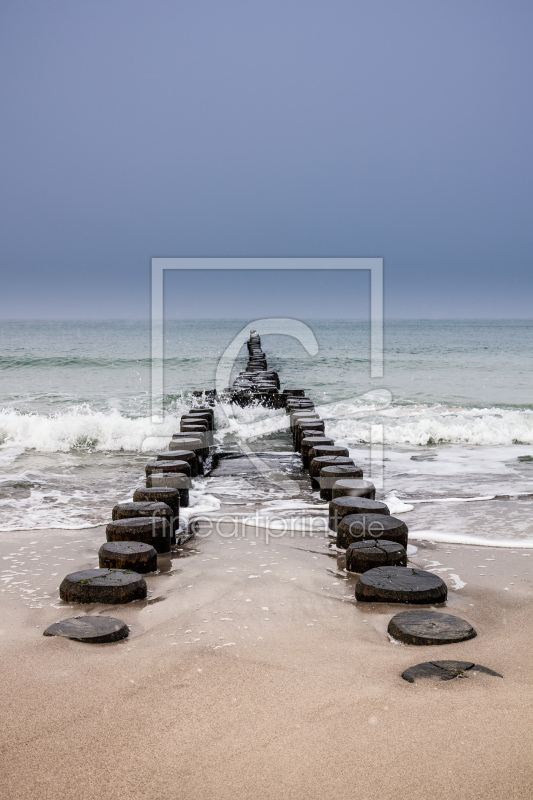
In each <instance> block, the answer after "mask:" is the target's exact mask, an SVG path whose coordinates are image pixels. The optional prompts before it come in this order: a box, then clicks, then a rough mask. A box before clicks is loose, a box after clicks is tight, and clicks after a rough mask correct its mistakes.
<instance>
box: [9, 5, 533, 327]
mask: <svg viewBox="0 0 533 800" xmlns="http://www.w3.org/2000/svg"><path fill="white" fill-rule="evenodd" d="M532 23H533V4H532V3H530V2H517V1H516V0H505V2H504V1H503V0H502V2H491V0H479V2H478V1H477V0H447V2H445V3H444V2H440V1H437V0H420V1H419V0H404V1H403V2H398V1H397V0H389V1H388V2H385V1H384V0H368V2H367V1H366V0H365V1H363V2H360V1H358V0H328V2H325V1H323V2H313V0H269V1H268V2H262V3H261V2H250V1H249V0H242V1H241V2H234V1H232V0H224V2H220V0H195V2H185V0H183V1H182V2H180V1H179V0H172V1H171V2H165V1H163V0H150V2H137V1H136V0H105V1H101V0H91V2H90V3H85V2H81V0H59V1H56V0H45V2H43V0H38V2H34V1H32V0H25V2H23V3H21V2H20V1H17V0H3V2H2V3H1V6H0V108H1V113H2V125H1V129H0V135H1V139H2V146H1V153H2V162H3V164H2V169H1V180H0V269H1V271H2V282H1V292H0V312H1V313H2V315H4V316H7V317H56V316H57V317H70V318H72V317H109V316H117V317H144V316H147V315H148V313H149V300H150V294H149V285H150V281H149V277H150V276H149V266H150V258H151V256H163V255H164V256H194V255H197V256H278V255H279V256H383V257H384V259H385V264H386V310H387V314H388V316H391V317H442V316H444V317H454V316H461V317H464V316H467V317H468V316H497V317H498V316H503V317H505V316H518V317H530V316H532V303H531V300H532V297H533V291H532V290H533V269H532V252H533V248H532V238H533V225H532V223H531V212H532V191H533V180H532V177H533V176H532V158H531V151H532V142H533V131H532V108H531V103H532V96H533V92H532V76H533V63H532V62H533V48H532V47H531V41H532V35H533V24H532ZM367 293H368V280H367V278H365V277H364V276H363V275H354V276H352V277H350V278H347V277H346V276H345V275H342V274H339V273H335V274H334V275H329V276H328V275H314V276H309V279H308V280H307V279H305V276H302V275H301V274H298V273H290V274H287V275H276V276H275V275H273V274H272V273H269V274H267V275H265V274H263V275H262V276H258V275H252V276H249V277H247V278H245V277H243V275H242V273H241V274H239V273H232V274H227V275H225V276H213V275H212V274H211V273H210V274H208V275H206V274H205V273H204V274H202V275H194V274H180V275H179V279H178V276H176V275H173V276H172V277H171V278H169V279H168V280H167V309H170V310H174V312H175V314H176V315H178V316H182V315H186V316H195V315H198V316H208V317H213V316H215V317H216V316H227V317H233V318H234V317H243V316H245V317H248V316H253V317H255V316H261V315H276V314H283V315H284V314H286V313H287V308H289V310H290V311H292V312H293V313H294V315H295V316H305V317H306V318H310V317H313V316H330V317H334V316H339V317H349V316H350V315H351V314H352V313H356V312H357V314H359V313H363V314H364V313H366V309H367V307H368V301H367ZM199 298H201V303H199Z"/></svg>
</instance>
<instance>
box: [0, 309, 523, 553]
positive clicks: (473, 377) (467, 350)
mask: <svg viewBox="0 0 533 800" xmlns="http://www.w3.org/2000/svg"><path fill="white" fill-rule="evenodd" d="M252 322H253V321H249V320H246V319H240V320H180V321H178V320H168V321H166V322H165V327H164V354H163V361H162V369H163V380H164V383H163V392H162V394H161V393H160V394H157V392H156V391H155V389H154V393H153V392H152V385H154V386H156V384H157V381H154V384H153V383H152V373H153V370H152V367H153V365H154V363H155V361H154V362H153V361H152V358H151V348H152V338H151V328H150V323H149V322H147V321H125V320H109V321H31V320H28V321H14V320H13V321H9V320H7V321H3V322H1V323H0V334H1V340H0V341H1V346H0V532H1V531H3V532H6V531H17V530H35V531H39V530H44V529H50V528H55V529H65V530H83V529H85V528H90V527H93V526H97V525H101V524H103V523H105V522H108V521H109V519H110V512H111V508H112V506H113V505H114V504H115V503H117V502H120V501H124V500H128V499H131V495H132V492H133V490H134V488H135V487H136V486H138V485H139V484H140V478H141V477H142V474H143V472H144V464H145V462H146V461H147V459H148V458H149V457H150V455H152V454H153V453H154V452H157V451H158V450H161V449H165V448H166V447H167V445H168V440H169V439H170V437H171V435H172V433H174V432H175V431H177V430H179V420H180V416H181V414H182V413H184V411H185V410H186V409H188V408H189V407H190V403H191V393H192V392H193V391H199V390H205V389H214V388H218V389H220V388H221V387H220V386H218V384H217V367H218V365H219V363H220V359H221V357H222V355H223V354H224V353H225V352H226V350H227V348H229V347H230V346H231V344H232V342H234V341H235V339H236V337H237V336H238V335H239V333H240V332H241V331H242V330H243V329H245V328H246V326H247V325H250V324H251V323H252ZM302 322H303V323H304V326H305V327H306V329H308V330H309V332H310V333H309V335H310V336H311V337H312V338H313V341H316V347H315V348H314V350H316V352H314V351H313V352H311V353H310V352H308V348H306V346H305V343H304V344H302V342H301V341H299V340H298V339H297V338H295V337H294V336H292V335H289V334H280V333H276V334H271V333H266V334H264V335H263V336H262V345H263V349H264V350H265V352H266V354H267V358H268V366H269V368H271V369H275V370H277V372H278V373H279V377H280V380H281V384H282V387H283V388H290V389H293V388H303V389H305V390H306V393H307V395H308V396H309V397H310V398H311V399H312V400H313V401H314V402H315V404H316V407H317V410H318V411H319V412H320V414H321V416H322V417H323V418H324V419H325V421H326V430H327V432H328V434H329V435H331V436H332V438H334V439H335V441H336V443H337V444H342V445H345V446H346V447H348V449H349V451H350V455H352V456H353V457H354V459H355V460H356V461H357V462H358V463H360V464H361V465H362V466H363V468H364V469H365V474H366V475H368V476H369V477H370V479H372V480H373V481H374V482H375V483H376V486H377V489H378V496H379V497H381V498H385V499H386V502H387V503H388V504H389V507H390V509H391V513H394V514H396V515H397V516H402V518H405V521H406V522H407V523H408V525H409V528H410V538H411V540H416V539H417V538H418V539H427V540H429V541H435V542H449V543H454V544H473V545H476V546H482V545H489V546H494V547H510V548H531V547H533V523H532V522H531V520H532V518H533V321H531V320H400V321H386V322H385V325H384V344H383V363H384V368H383V377H379V378H377V377H374V378H373V377H372V371H371V361H370V354H371V347H370V345H371V342H370V326H369V324H368V322H366V321H350V320H303V321H302ZM254 327H256V328H257V329H258V330H259V333H261V324H259V323H256V324H255V326H254ZM265 329H268V326H267V327H266V328H265ZM246 356H247V353H246V349H245V347H241V349H240V352H239V354H238V355H237V357H236V358H235V362H234V364H233V368H232V378H233V377H235V376H236V375H237V374H238V372H239V371H240V370H242V369H244V366H245V361H246ZM158 363H159V366H161V362H158ZM222 388H223V387H222ZM216 423H217V432H216V444H217V445H218V446H219V447H220V448H221V449H226V450H238V449H244V450H245V451H247V452H248V451H250V450H252V451H256V452H262V451H279V450H288V449H289V448H290V444H289V442H290V440H289V437H288V433H287V416H286V414H285V412H284V411H282V410H273V409H269V408H265V407H263V406H261V405H257V406H251V407H246V408H239V407H235V406H230V405H228V404H225V403H217V404H216ZM219 484H220V482H219ZM248 491H249V486H246V485H245V484H244V483H241V484H239V481H238V480H237V479H236V480H235V481H234V482H233V484H232V486H231V487H230V489H228V486H227V485H226V486H225V487H223V486H221V485H217V481H216V479H215V478H209V477H208V478H206V479H203V480H201V481H198V482H196V483H195V486H194V491H193V492H192V505H191V509H190V511H189V512H188V513H192V511H194V509H195V508H196V509H197V510H199V511H200V510H203V511H205V510H209V509H214V508H217V507H219V505H220V501H221V498H222V499H224V492H226V494H228V492H229V494H230V495H231V496H232V497H233V499H235V498H239V497H240V498H241V502H245V500H246V498H247V492H248ZM243 498H244V500H243ZM248 499H249V500H250V501H251V500H253V501H254V502H255V503H256V504H257V503H259V504H261V503H263V505H264V506H265V507H271V508H273V507H275V508H276V510H277V512H278V513H281V514H283V513H284V514H286V515H290V514H291V513H293V512H294V513H296V512H298V513H300V514H301V505H302V504H301V503H300V505H298V503H299V502H300V500H301V498H300V500H297V498H296V495H295V494H293V495H291V491H290V489H286V488H285V489H284V488H283V487H282V486H281V485H277V484H275V485H273V486H272V487H271V489H270V490H269V492H268V493H266V494H263V495H261V493H260V492H259V490H258V493H257V494H256V496H255V497H254V498H248ZM320 506H322V508H320ZM303 507H305V508H307V509H313V507H316V509H317V513H319V512H320V513H323V511H324V508H323V503H321V502H320V501H319V499H318V497H317V495H316V494H315V495H311V494H310V493H309V495H308V497H307V498H306V499H305V502H304V503H303ZM0 535H1V534H0Z"/></svg>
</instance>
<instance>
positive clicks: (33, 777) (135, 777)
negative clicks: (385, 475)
mask: <svg viewBox="0 0 533 800" xmlns="http://www.w3.org/2000/svg"><path fill="white" fill-rule="evenodd" d="M231 510H232V509H231V508H229V507H228V508H226V507H223V508H222V509H221V512H219V513H224V512H225V511H231ZM215 516H216V515H215ZM222 530H223V531H224V528H222ZM104 538H105V534H104V529H103V528H95V529H92V530H85V531H72V532H69V531H46V532H42V531H41V532H38V533H36V532H17V533H13V534H7V535H5V536H4V537H3V539H2V543H1V546H0V547H1V549H0V556H1V558H2V559H4V560H3V561H2V563H3V565H4V568H5V565H6V564H7V565H8V566H9V565H10V564H14V565H15V566H14V571H18V572H19V573H20V574H19V575H18V576H14V578H13V579H12V580H11V581H9V583H8V584H7V587H9V588H6V587H4V588H5V591H4V592H3V593H2V594H1V595H0V602H1V606H2V616H1V619H2V622H1V628H2V655H3V658H2V660H3V669H2V673H1V677H0V681H1V691H2V726H1V730H2V733H1V739H2V742H1V748H2V761H3V764H4V774H5V778H4V779H3V781H2V783H3V786H2V789H1V790H0V794H1V796H2V797H6V798H10V799H11V798H13V799H14V798H31V800H41V799H42V800H44V798H54V800H56V798H58V797H65V798H71V797H72V798H74V797H75V798H79V799H80V800H83V799H84V798H91V799H92V798H99V799H100V800H107V799H108V798H124V797H129V798H151V799H152V800H159V798H161V800H163V799H165V800H168V798H188V800H191V799H192V800H194V799H195V798H202V800H203V799H204V798H212V797H217V798H222V799H224V798H231V800H235V798H255V797H257V798H276V800H278V798H281V797H286V796H287V797H292V798H306V800H309V798H317V800H318V799H319V798H320V799H321V800H322V799H323V798H329V797H331V798H350V800H351V799H352V798H354V797H357V798H361V800H374V798H376V799H377V798H387V799H388V798H390V799H391V800H404V798H405V800H407V798H409V799H411V798H419V797H420V798H426V797H431V798H435V799H436V800H438V799H439V798H449V797H454V796H458V797H463V798H468V800H471V799H472V800H473V799H474V798H483V799H484V800H487V798H501V796H502V795H503V796H505V797H506V798H530V797H531V794H532V792H531V780H532V778H533V764H532V752H533V734H532V721H533V713H532V712H533V708H532V706H533V700H532V692H531V686H532V681H533V664H532V659H531V643H530V631H531V630H532V629H533V603H532V591H531V590H532V585H531V584H532V575H533V551H529V550H526V551H515V552H513V551H510V550H502V549H495V548H471V547H465V546H450V545H438V546H436V545H430V544H428V543H419V542H417V543H416V544H417V546H418V551H417V553H416V554H415V555H414V556H412V557H411V559H410V560H411V563H414V564H417V565H418V566H420V567H427V566H430V567H431V568H432V569H435V570H444V571H443V572H441V573H439V574H441V575H442V576H443V577H444V578H445V580H446V581H447V583H448V585H449V588H450V593H449V600H448V603H447V607H446V610H447V611H448V612H449V613H454V614H458V615H459V616H463V617H464V618H466V619H467V620H469V621H470V622H471V623H472V624H473V625H474V627H475V628H476V630H477V632H478V636H477V637H476V638H475V639H472V640H470V641H467V642H463V643H461V644H457V645H446V646H440V647H412V646H404V645H400V644H395V643H393V642H391V641H390V639H389V637H388V636H387V633H386V628H387V624H388V621H389V619H390V618H391V616H393V614H395V613H397V612H398V611H400V610H405V608H407V607H406V606H402V607H399V606H392V605H380V604H376V605H372V606H366V605H362V604H357V603H356V602H355V599H354V596H353V595H354V585H355V577H354V576H349V575H347V574H346V573H345V572H343V571H342V569H340V567H342V558H341V559H340V560H339V559H338V558H337V557H336V556H335V554H333V553H332V551H331V549H330V548H329V543H330V542H329V540H328V539H327V538H324V537H322V536H320V535H316V536H314V537H311V538H310V537H302V536H301V535H295V536H294V537H290V536H285V537H283V538H279V539H276V540H274V541H271V542H269V543H268V544H265V541H264V539H263V538H262V536H261V531H260V530H259V531H258V530H256V529H253V528H247V529H246V537H245V538H242V537H236V538H234V537H232V538H224V537H223V536H221V535H218V534H216V533H215V534H214V535H212V536H210V537H208V538H197V539H195V540H191V541H190V542H189V543H187V544H186V545H185V546H184V547H183V548H182V550H181V551H180V553H178V554H174V555H173V557H172V558H170V557H168V558H167V559H161V566H162V567H163V570H166V571H162V572H161V573H160V574H156V575H150V576H148V578H147V582H148V585H149V589H150V594H149V599H148V600H147V601H144V602H140V603H134V604H131V605H129V606H107V607H102V606H77V607H75V606H68V605H66V604H63V603H61V602H60V601H59V600H58V599H57V601H56V600H55V598H57V597H58V594H57V587H58V585H59V582H60V580H61V578H62V577H63V575H64V574H66V572H70V571H73V570H75V569H82V568H86V567H93V566H94V565H95V561H96V559H95V556H96V552H97V549H98V547H99V545H100V544H101V543H102V541H103V540H104ZM30 542H33V544H30ZM21 548H27V549H25V550H24V549H22V550H21ZM13 554H15V555H13ZM492 559H494V560H492ZM485 565H486V566H485ZM24 570H28V571H27V572H24ZM38 570H41V572H40V573H38V572H37V571H38ZM36 574H40V576H41V577H40V579H39V580H37V579H36V577H35V575H36ZM17 580H18V581H24V580H26V581H27V583H26V584H24V583H20V584H17ZM462 584H464V585H462ZM454 586H455V587H457V588H455V589H454V588H453V587H454ZM32 587H33V588H37V587H38V591H34V592H32V591H31V590H32ZM28 588H29V591H24V589H28ZM47 594H49V595H50V597H49V598H47V597H46V595H47ZM80 613H81V614H85V613H91V614H94V613H107V614H111V615H113V616H118V617H120V618H121V619H123V620H125V621H126V622H127V623H128V624H129V625H130V626H131V634H130V637H129V638H128V639H126V640H124V641H122V642H117V643H115V644H110V645H93V646H91V645H83V644H80V643H77V642H74V641H69V640H66V639H61V638H45V637H43V636H42V631H43V630H44V628H45V627H47V625H49V624H51V623H52V622H55V621H57V620H59V619H62V618H64V617H69V616H75V615H77V614H80ZM446 658H450V659H461V660H465V661H473V662H476V663H479V664H483V665H485V666H488V667H490V668H491V669H494V670H496V671H497V672H500V673H501V674H502V675H503V676H504V678H503V680H502V679H500V678H495V677H490V676H483V675H477V676H476V677H474V678H470V677H469V678H463V679H456V680H454V681H450V682H440V683H433V682H430V681H426V682H423V683H416V684H413V685H411V684H408V683H406V682H405V681H403V680H402V679H401V678H400V673H401V672H402V670H404V669H405V668H407V667H408V666H411V665H413V664H416V663H418V662H420V661H429V660H435V659H446Z"/></svg>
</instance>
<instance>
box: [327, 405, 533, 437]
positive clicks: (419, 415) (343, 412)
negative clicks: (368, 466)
mask: <svg viewBox="0 0 533 800" xmlns="http://www.w3.org/2000/svg"><path fill="white" fill-rule="evenodd" d="M349 407H350V404H348V403H344V404H342V408H341V409H340V410H339V404H332V405H331V406H326V407H324V408H323V409H321V413H322V415H323V417H324V418H325V419H326V421H327V426H328V428H327V429H328V433H329V434H330V435H331V436H332V437H333V438H334V439H336V440H339V442H346V443H347V444H348V445H350V444H352V445H354V444H357V443H360V442H369V441H371V431H370V426H371V425H383V441H384V442H386V443H388V444H412V445H428V444H438V443H451V444H470V445H511V444H515V443H523V444H533V411H531V410H530V409H517V408H509V409H506V408H497V407H496V408H461V407H449V406H443V405H418V406H415V405H409V406H390V407H389V408H385V409H382V410H376V411H372V410H370V409H361V408H360V407H359V406H358V405H357V404H353V406H352V409H351V413H349V411H350V408H349ZM375 435H376V434H375V433H374V437H373V438H375Z"/></svg>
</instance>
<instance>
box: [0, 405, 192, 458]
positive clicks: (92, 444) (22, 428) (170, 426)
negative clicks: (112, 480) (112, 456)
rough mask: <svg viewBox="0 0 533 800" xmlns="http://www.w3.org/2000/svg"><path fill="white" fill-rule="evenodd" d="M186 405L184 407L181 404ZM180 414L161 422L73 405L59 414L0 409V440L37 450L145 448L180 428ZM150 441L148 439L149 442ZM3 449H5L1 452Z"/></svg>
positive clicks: (176, 413) (12, 446)
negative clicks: (152, 440)
mask: <svg viewBox="0 0 533 800" xmlns="http://www.w3.org/2000/svg"><path fill="white" fill-rule="evenodd" d="M184 407H186V406H184ZM180 413H182V411H181V410H180V411H178V412H174V413H173V414H172V415H167V416H166V417H165V420H164V421H163V422H160V423H157V422H153V421H152V419H151V417H137V418H135V419H131V418H129V417H126V416H124V415H123V414H121V413H120V412H118V411H109V412H103V411H92V410H91V409H90V408H88V407H86V406H75V407H73V408H72V409H70V410H69V411H64V412H62V413H58V414H50V415H45V414H21V413H20V412H18V411H16V410H9V409H2V410H0V443H1V444H3V445H7V446H9V448H10V449H11V448H14V447H19V448H21V447H23V448H33V449H35V450H37V451H40V452H45V453H46V452H48V453H52V452H67V451H69V450H72V449H74V450H80V451H84V450H85V451H94V450H108V451H117V450H131V451H138V452H139V451H142V450H147V449H149V447H147V446H146V441H147V440H148V439H149V437H153V439H154V442H153V443H157V439H158V438H159V439H160V440H162V441H166V442H167V443H168V439H169V438H170V437H171V436H172V434H173V433H175V432H176V431H177V430H179V422H180ZM148 444H150V442H148ZM3 452H5V451H3Z"/></svg>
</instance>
